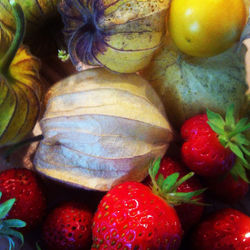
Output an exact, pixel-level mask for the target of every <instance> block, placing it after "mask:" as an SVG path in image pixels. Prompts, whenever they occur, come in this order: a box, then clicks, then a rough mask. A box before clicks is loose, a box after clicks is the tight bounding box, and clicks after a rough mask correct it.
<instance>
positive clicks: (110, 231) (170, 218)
mask: <svg viewBox="0 0 250 250" xmlns="http://www.w3.org/2000/svg"><path fill="white" fill-rule="evenodd" d="M92 233H93V235H92V238H93V245H92V248H91V249H92V250H94V249H127V250H128V249H140V250H146V249H151V250H153V249H178V248H179V246H180V242H181V238H182V229H181V224H180V221H179V218H178V216H177V214H176V212H175V210H174V208H173V207H171V206H170V205H168V204H167V203H166V202H165V201H164V200H163V199H161V198H159V197H157V196H156V195H154V194H153V193H152V192H151V190H150V188H148V187H147V186H145V185H143V184H141V183H137V182H125V183H123V184H120V185H117V186H115V187H114V188H113V189H111V190H110V191H109V192H108V193H107V194H106V195H105V196H104V198H103V199H102V200H101V202H100V204H99V206H98V209H97V211H96V213H95V216H94V223H93V228H92Z"/></svg>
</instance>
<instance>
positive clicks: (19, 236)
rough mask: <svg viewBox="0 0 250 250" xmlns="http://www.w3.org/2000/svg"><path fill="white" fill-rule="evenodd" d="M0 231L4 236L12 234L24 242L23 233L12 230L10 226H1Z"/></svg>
mask: <svg viewBox="0 0 250 250" xmlns="http://www.w3.org/2000/svg"><path fill="white" fill-rule="evenodd" d="M0 233H1V234H2V235H4V236H13V237H15V238H17V239H19V240H20V241H21V242H22V244H23V243H24V238H23V235H22V234H21V233H20V232H18V231H16V230H13V229H11V228H2V229H1V232H0Z"/></svg>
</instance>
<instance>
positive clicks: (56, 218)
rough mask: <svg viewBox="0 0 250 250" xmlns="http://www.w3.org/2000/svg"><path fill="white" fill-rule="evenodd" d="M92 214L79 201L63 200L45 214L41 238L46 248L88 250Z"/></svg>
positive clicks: (52, 249) (54, 249) (51, 249)
mask: <svg viewBox="0 0 250 250" xmlns="http://www.w3.org/2000/svg"><path fill="white" fill-rule="evenodd" d="M92 219H93V214H92V212H91V211H90V210H89V209H88V208H87V207H86V205H85V204H83V203H80V202H75V201H71V202H65V203H63V204H61V205H60V206H58V207H56V208H55V209H54V210H53V211H52V212H50V213H49V215H48V216H47V218H46V220H45V222H44V225H43V229H42V238H43V241H44V244H45V246H46V247H47V248H46V249H48V250H65V249H67V250H84V249H86V250H88V249H89V248H90V244H91V225H92Z"/></svg>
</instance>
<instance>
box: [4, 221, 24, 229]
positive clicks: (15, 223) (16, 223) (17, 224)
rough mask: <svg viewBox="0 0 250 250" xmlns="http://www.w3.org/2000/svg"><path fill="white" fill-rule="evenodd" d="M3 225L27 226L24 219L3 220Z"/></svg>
mask: <svg viewBox="0 0 250 250" xmlns="http://www.w3.org/2000/svg"><path fill="white" fill-rule="evenodd" d="M2 224H3V226H5V227H16V228H22V227H25V226H26V223H25V222H24V221H22V220H18V219H9V220H5V221H3V222H2Z"/></svg>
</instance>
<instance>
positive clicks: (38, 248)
mask: <svg viewBox="0 0 250 250" xmlns="http://www.w3.org/2000/svg"><path fill="white" fill-rule="evenodd" d="M36 249H37V250H42V248H41V247H40V246H39V244H38V242H36Z"/></svg>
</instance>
